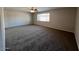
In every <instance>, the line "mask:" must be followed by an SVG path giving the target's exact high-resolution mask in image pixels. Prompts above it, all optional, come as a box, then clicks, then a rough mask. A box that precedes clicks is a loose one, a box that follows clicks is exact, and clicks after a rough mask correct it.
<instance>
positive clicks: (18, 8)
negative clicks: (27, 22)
mask: <svg viewBox="0 0 79 59" xmlns="http://www.w3.org/2000/svg"><path fill="white" fill-rule="evenodd" d="M35 8H37V9H38V12H43V11H48V10H51V9H57V8H59V7H35ZM30 9H31V7H5V10H15V11H24V12H30Z"/></svg>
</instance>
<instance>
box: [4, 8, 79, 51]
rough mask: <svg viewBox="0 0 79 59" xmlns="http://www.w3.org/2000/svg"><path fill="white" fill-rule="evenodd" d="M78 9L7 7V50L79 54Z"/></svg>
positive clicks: (5, 20)
mask: <svg viewBox="0 0 79 59" xmlns="http://www.w3.org/2000/svg"><path fill="white" fill-rule="evenodd" d="M78 14H79V8H76V7H5V8H4V24H5V50H6V51H78V48H79V36H78V34H79V31H78V29H79V26H78V24H79V23H78V22H79V17H78Z"/></svg>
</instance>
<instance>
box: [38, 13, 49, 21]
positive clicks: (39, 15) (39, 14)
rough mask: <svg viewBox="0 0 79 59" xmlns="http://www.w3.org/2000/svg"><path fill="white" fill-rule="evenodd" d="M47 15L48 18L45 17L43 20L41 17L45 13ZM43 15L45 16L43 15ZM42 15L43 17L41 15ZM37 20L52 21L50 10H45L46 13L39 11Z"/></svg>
mask: <svg viewBox="0 0 79 59" xmlns="http://www.w3.org/2000/svg"><path fill="white" fill-rule="evenodd" d="M44 14H45V15H46V14H47V15H46V16H47V19H45V18H44V20H42V19H41V18H42V17H43V16H45V15H44ZM42 15H43V16H42ZM41 16H42V17H41ZM37 21H41V22H49V21H50V13H49V12H45V13H38V14H37Z"/></svg>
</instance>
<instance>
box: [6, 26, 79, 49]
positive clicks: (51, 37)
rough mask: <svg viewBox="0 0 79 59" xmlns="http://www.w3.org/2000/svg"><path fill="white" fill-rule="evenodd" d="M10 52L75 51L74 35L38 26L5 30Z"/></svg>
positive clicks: (7, 46)
mask: <svg viewBox="0 0 79 59" xmlns="http://www.w3.org/2000/svg"><path fill="white" fill-rule="evenodd" d="M5 36H6V48H8V49H7V50H10V51H76V50H78V49H77V45H76V41H75V38H74V34H73V33H70V32H65V31H60V30H56V29H51V28H47V27H43V26H38V25H29V26H20V27H13V28H8V29H6V33H5Z"/></svg>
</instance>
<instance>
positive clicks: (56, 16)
mask: <svg viewBox="0 0 79 59" xmlns="http://www.w3.org/2000/svg"><path fill="white" fill-rule="evenodd" d="M48 12H49V13H50V21H49V22H43V21H37V20H35V22H34V23H35V24H38V25H42V26H47V27H51V28H55V29H59V30H64V31H68V32H74V27H75V26H74V25H75V16H76V8H59V9H54V10H51V11H48ZM43 13H44V12H43ZM35 18H36V17H35Z"/></svg>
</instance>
